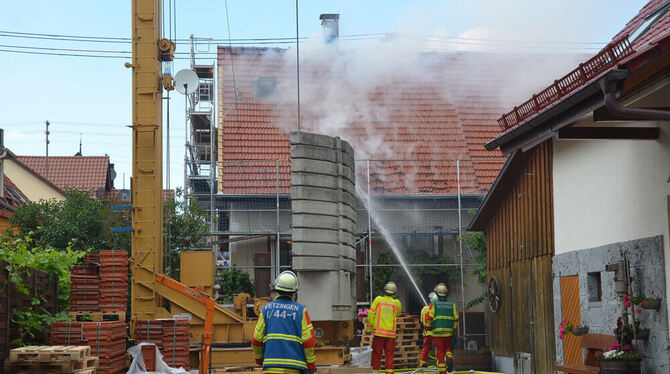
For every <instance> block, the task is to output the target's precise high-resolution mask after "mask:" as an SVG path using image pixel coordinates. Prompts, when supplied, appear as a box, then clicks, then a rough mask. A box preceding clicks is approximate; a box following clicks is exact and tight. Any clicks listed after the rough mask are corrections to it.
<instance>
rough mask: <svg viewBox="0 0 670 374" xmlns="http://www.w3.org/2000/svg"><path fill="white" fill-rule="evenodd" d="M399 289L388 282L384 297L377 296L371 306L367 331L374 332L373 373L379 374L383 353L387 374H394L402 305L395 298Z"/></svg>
mask: <svg viewBox="0 0 670 374" xmlns="http://www.w3.org/2000/svg"><path fill="white" fill-rule="evenodd" d="M396 291H397V287H396V285H395V283H393V282H388V283H386V285H385V286H384V294H385V295H384V296H377V297H376V298H375V300H374V301H373V302H372V306H370V311H369V312H368V320H367V328H366V329H367V331H368V332H372V334H373V337H372V371H373V372H374V373H379V372H380V370H379V369H380V368H381V360H382V351H384V356H385V365H384V366H385V368H386V373H393V369H394V366H393V352H394V351H395V338H396V320H395V319H396V317H398V316H400V311H401V310H402V304H401V303H400V301H399V300H398V299H396V298H395V294H396Z"/></svg>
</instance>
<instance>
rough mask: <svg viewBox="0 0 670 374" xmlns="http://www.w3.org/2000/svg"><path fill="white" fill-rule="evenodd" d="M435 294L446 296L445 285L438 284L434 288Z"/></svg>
mask: <svg viewBox="0 0 670 374" xmlns="http://www.w3.org/2000/svg"><path fill="white" fill-rule="evenodd" d="M434 291H435V293H436V294H437V296H447V291H448V289H447V285H446V284H444V283H438V284H437V286H435V290H434Z"/></svg>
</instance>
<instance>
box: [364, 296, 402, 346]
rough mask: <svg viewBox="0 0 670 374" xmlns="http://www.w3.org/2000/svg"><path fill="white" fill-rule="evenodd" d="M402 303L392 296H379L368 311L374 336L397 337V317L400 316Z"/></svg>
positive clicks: (369, 322)
mask: <svg viewBox="0 0 670 374" xmlns="http://www.w3.org/2000/svg"><path fill="white" fill-rule="evenodd" d="M401 310H402V304H401V303H400V300H398V299H394V298H393V297H391V296H388V295H384V296H377V297H376V298H375V300H374V301H373V302H372V306H370V310H369V311H368V321H367V322H368V326H369V327H372V334H373V335H374V336H382V337H385V338H395V337H396V333H395V330H396V325H395V319H396V317H398V316H400V311H401Z"/></svg>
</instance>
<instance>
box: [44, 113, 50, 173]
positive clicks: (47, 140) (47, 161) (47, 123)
mask: <svg viewBox="0 0 670 374" xmlns="http://www.w3.org/2000/svg"><path fill="white" fill-rule="evenodd" d="M45 125H46V130H45V131H44V133H45V134H46V136H47V138H46V169H47V171H46V178H47V180H49V121H45Z"/></svg>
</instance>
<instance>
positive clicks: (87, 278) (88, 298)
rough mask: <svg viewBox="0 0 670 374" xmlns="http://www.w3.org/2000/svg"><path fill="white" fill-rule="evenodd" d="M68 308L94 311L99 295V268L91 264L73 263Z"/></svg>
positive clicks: (96, 308)
mask: <svg viewBox="0 0 670 374" xmlns="http://www.w3.org/2000/svg"><path fill="white" fill-rule="evenodd" d="M70 280H71V281H72V285H71V286H70V310H72V311H77V312H96V311H98V310H99V309H98V303H99V296H100V279H99V269H98V267H97V266H95V265H93V264H85V265H75V266H73V267H72V270H71V273H70Z"/></svg>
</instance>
